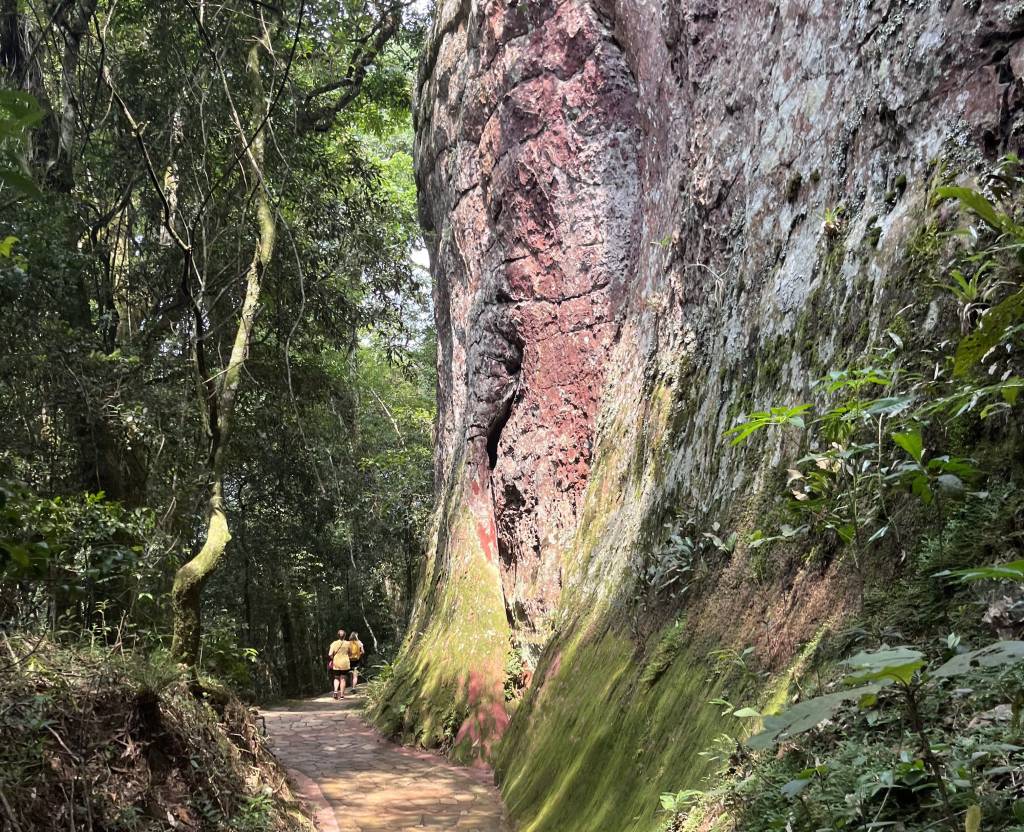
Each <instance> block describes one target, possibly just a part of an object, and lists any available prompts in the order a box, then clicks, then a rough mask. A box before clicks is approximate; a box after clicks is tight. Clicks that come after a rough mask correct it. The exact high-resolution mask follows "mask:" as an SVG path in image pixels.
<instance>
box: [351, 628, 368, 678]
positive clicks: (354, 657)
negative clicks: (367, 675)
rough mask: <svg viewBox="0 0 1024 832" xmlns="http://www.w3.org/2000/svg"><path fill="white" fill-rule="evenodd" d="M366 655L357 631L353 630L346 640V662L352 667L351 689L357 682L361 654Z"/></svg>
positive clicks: (361, 659) (361, 661) (361, 662)
mask: <svg viewBox="0 0 1024 832" xmlns="http://www.w3.org/2000/svg"><path fill="white" fill-rule="evenodd" d="M364 655H366V648H365V647H363V643H362V642H361V641H360V640H359V633H356V632H353V633H352V635H351V636H349V640H348V664H349V667H351V668H352V690H355V689H356V685H358V684H359V668H360V667H361V666H362V664H363V656H364Z"/></svg>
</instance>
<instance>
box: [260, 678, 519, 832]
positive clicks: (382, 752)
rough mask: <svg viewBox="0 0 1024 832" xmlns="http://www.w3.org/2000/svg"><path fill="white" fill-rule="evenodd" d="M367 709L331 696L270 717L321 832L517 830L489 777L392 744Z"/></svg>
mask: <svg viewBox="0 0 1024 832" xmlns="http://www.w3.org/2000/svg"><path fill="white" fill-rule="evenodd" d="M360 707H361V702H360V698H358V697H356V698H353V697H350V698H348V699H346V700H344V701H342V702H336V701H334V700H333V699H332V698H331V697H330V696H325V697H321V698H319V699H312V700H308V701H305V702H300V703H294V704H291V705H289V706H287V707H284V708H274V709H270V710H267V711H265V712H264V715H265V716H266V719H267V731H268V733H269V735H270V742H271V745H272V746H273V748H274V751H275V753H276V754H277V756H278V757H279V758H280V759H281V761H282V762H283V763H284V764H285V766H286V767H287V768H288V769H289V770H290V771H291V773H292V775H293V778H294V780H295V782H296V785H297V786H298V787H299V789H300V790H301V792H302V794H303V796H304V797H305V798H306V799H307V800H308V801H309V802H310V803H311V804H312V805H313V806H314V807H315V808H316V821H317V825H318V827H319V829H320V830H321V832H385V830H400V829H459V830H477V832H509V830H510V829H511V827H510V826H509V825H508V824H507V822H506V821H505V819H504V812H503V809H502V805H501V798H500V797H499V796H498V792H497V789H495V788H494V786H492V785H490V775H489V773H488V772H486V771H482V770H477V769H467V768H459V767H458V766H454V765H452V764H450V763H448V762H446V761H444V760H442V759H440V758H439V757H437V756H435V755H433V754H429V753H427V752H425V751H417V750H414V749H409V748H402V747H401V746H398V745H395V744H394V743H391V742H388V741H387V740H385V739H383V738H382V737H381V736H380V734H378V733H377V732H376V731H374V730H373V729H372V728H370V727H369V726H368V725H367V724H366V723H365V722H364V721H363V720H362V719H361V717H360Z"/></svg>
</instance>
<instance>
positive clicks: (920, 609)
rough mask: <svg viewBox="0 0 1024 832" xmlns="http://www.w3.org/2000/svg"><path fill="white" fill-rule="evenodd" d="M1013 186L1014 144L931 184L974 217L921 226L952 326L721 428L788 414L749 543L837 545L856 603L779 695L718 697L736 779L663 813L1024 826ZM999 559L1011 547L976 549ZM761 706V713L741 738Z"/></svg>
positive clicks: (1019, 306)
mask: <svg viewBox="0 0 1024 832" xmlns="http://www.w3.org/2000/svg"><path fill="white" fill-rule="evenodd" d="M937 178H938V177H937ZM1022 185H1024V176H1022V175H1021V165H1020V162H1019V160H1018V159H1016V158H1015V157H1012V156H1011V157H1007V158H1006V159H1004V160H1003V161H1002V162H1000V164H999V165H997V166H996V167H995V168H994V169H993V170H992V171H990V172H989V173H988V174H987V175H986V176H985V177H983V179H982V180H981V182H980V183H979V185H978V187H977V188H965V187H959V186H951V185H948V184H946V183H945V181H944V182H943V183H942V184H941V186H939V187H935V188H933V190H932V192H931V193H930V196H929V199H930V206H929V207H930V209H933V210H934V211H935V213H936V215H938V214H939V212H940V211H941V210H943V209H944V208H950V207H951V208H953V209H954V211H953V213H952V215H951V216H952V219H954V220H956V219H957V218H959V219H960V220H962V221H961V222H960V223H959V224H956V227H950V224H949V223H945V224H944V225H943V223H941V222H939V221H935V222H930V223H929V224H928V228H929V229H930V233H931V234H932V235H933V236H934V237H935V238H936V239H935V242H934V244H933V245H932V246H931V250H933V251H935V252H938V251H945V252H947V253H948V255H949V256H948V258H947V259H946V262H945V263H944V264H942V265H941V266H940V265H938V257H937V255H936V258H935V261H934V262H933V264H932V268H933V272H932V273H930V274H927V275H925V277H926V278H928V279H927V285H929V286H930V287H931V288H932V290H933V291H934V292H935V294H934V295H933V296H931V297H923V298H922V300H924V301H926V302H928V303H930V304H931V305H932V308H933V309H938V310H940V320H941V321H945V322H948V323H949V324H950V325H949V326H946V324H945V323H941V324H940V325H939V326H938V328H937V329H934V330H933V331H931V332H919V333H916V334H915V335H914V336H908V335H907V334H906V331H905V328H901V327H896V326H892V327H891V328H890V329H888V330H887V329H886V328H885V327H884V326H882V327H881V328H880V337H881V339H882V340H884V341H885V344H884V346H875V347H874V348H873V349H871V350H869V351H868V352H867V353H865V354H864V355H862V356H861V357H859V358H857V359H855V360H853V361H852V362H850V363H849V364H847V365H846V366H841V367H838V368H835V369H833V370H831V371H830V372H828V373H826V374H825V375H824V377H823V378H821V379H819V380H818V381H817V382H815V383H814V384H813V386H812V393H813V400H811V401H806V402H798V403H795V404H791V403H786V404H777V405H773V406H771V407H768V408H766V409H764V410H760V411H754V412H750V413H747V414H746V415H745V416H744V417H742V418H741V419H740V420H739V421H738V422H737V423H736V424H735V425H733V426H732V427H731V428H730V429H729V430H728V431H727V432H726V436H727V437H728V438H729V439H730V440H731V442H732V444H733V445H734V446H739V445H742V444H744V443H746V442H749V441H751V439H753V438H755V437H757V436H759V435H763V434H764V433H765V432H767V431H784V432H785V437H784V438H783V441H782V442H781V443H780V444H781V446H782V447H783V448H793V447H794V446H795V447H797V448H798V449H799V450H798V452H797V453H795V454H793V456H792V458H791V461H788V462H787V463H785V464H784V465H783V466H782V468H784V469H785V475H784V476H783V477H781V478H780V481H781V482H784V484H785V485H784V493H783V494H782V495H781V499H780V500H779V506H780V507H781V511H773V512H769V513H768V515H769V516H770V517H771V521H770V523H771V524H766V525H765V526H764V527H762V528H760V529H757V530H755V531H754V532H753V533H751V534H749V535H748V536H745V538H744V539H743V540H742V541H741V542H740V544H739V545H740V547H741V548H742V547H746V549H747V550H748V551H750V550H758V549H760V550H762V551H761V552H759V553H758V555H757V558H756V560H757V561H758V562H759V563H760V562H763V561H767V560H768V555H769V554H771V553H780V554H782V555H783V556H788V554H789V553H791V552H792V551H794V550H795V549H798V547H799V550H802V551H804V552H807V553H808V555H807V557H808V558H812V557H813V558H817V557H828V556H829V555H830V554H832V553H834V554H835V558H836V560H838V561H839V562H840V564H841V565H842V566H843V567H844V568H849V569H850V571H851V572H852V573H853V574H854V576H855V578H856V584H855V585H856V587H857V590H858V592H859V595H860V601H861V618H860V619H859V621H857V622H856V623H855V625H854V626H853V627H852V628H850V629H849V630H848V631H847V632H846V633H843V634H835V635H834V636H832V637H829V638H828V639H827V640H826V641H827V642H828V648H827V649H823V650H821V651H819V652H820V653H821V655H816V657H815V658H814V660H813V661H812V663H811V666H810V670H811V671H813V677H812V678H798V679H796V680H794V682H795V684H794V686H793V688H792V689H791V690H790V691H789V693H788V695H787V698H786V700H785V702H784V704H783V705H781V706H779V705H778V704H777V699H776V700H775V702H776V704H775V705H773V706H771V707H770V708H768V710H769V711H771V712H765V713H762V710H763V709H764V708H765V705H764V704H763V703H762V704H760V705H759V704H757V703H754V704H753V705H750V706H747V707H740V708H736V707H734V706H733V705H732V704H731V703H726V702H724V700H723V701H721V702H718V703H717V704H722V705H727V706H728V707H727V708H726V711H725V713H724V714H723V718H726V719H728V717H729V715H730V714H731V716H732V717H733V718H734V719H735V720H736V722H735V726H736V727H735V730H734V732H733V738H732V739H731V741H730V743H728V748H729V752H728V753H727V754H721V753H719V754H718V756H719V758H720V759H722V761H723V764H724V765H725V766H726V776H725V777H724V778H722V777H721V776H719V777H718V778H717V782H714V783H712V785H711V787H710V788H708V789H707V790H705V791H703V792H697V793H695V792H693V791H687V792H682V793H679V794H678V795H676V794H666V795H665V796H664V797H663V800H662V805H663V808H664V809H665V810H666V812H667V813H668V814H669V816H670V820H669V824H670V826H671V828H672V829H698V828H709V827H708V820H707V818H709V817H710V818H714V817H718V818H720V819H723V823H728V824H732V825H733V827H734V828H736V829H740V830H787V831H788V832H801V831H803V832H818V830H826V829H827V830H838V829H864V830H898V832H908V831H909V830H916V831H917V832H925V830H934V829H944V830H965V832H980V830H986V832H988V830H1012V831H1013V832H1024V726H1022V706H1024V641H1022V640H1020V639H1021V638H1022V637H1024V560H1021V557H1022V555H1024V553H1022V551H1021V548H1022V547H1021V545H1020V522H1019V518H1020V512H1019V508H1020V503H1019V500H1018V499H1017V497H1016V496H1015V495H1016V489H1015V486H1014V480H1015V475H1016V473H1017V471H1016V469H1015V467H1014V466H1015V465H1016V451H1015V448H1016V442H1017V441H1018V439H1017V425H1018V422H1017V419H1018V411H1017V405H1018V403H1019V398H1020V392H1021V389H1022V387H1024V364H1022V362H1021V359H1020V355H1021V350H1022V348H1024V340H1022V338H1021V336H1022V333H1024V224H1022V223H1020V222H1018V221H1017V219H1016V216H1017V215H1018V214H1019V209H1018V207H1017V206H1018V205H1019V204H1020V195H1021V193H1022V192H1024V189H1022ZM946 215H947V218H949V217H950V214H949V211H946ZM940 226H942V227H943V228H944V229H945V230H941V231H940V230H937V229H938V228H939V227H940ZM943 316H944V317H943ZM897 330H899V331H897ZM940 333H941V334H940ZM911 338H912V343H910V344H908V343H906V341H907V339H911ZM993 556H995V557H997V558H998V559H1000V560H1003V561H1005V562H1003V563H999V564H996V565H979V564H984V563H986V562H989V563H990V562H991V561H985V560H980V557H985V558H992V557H993ZM972 557H973V558H978V559H975V560H971V558H972ZM754 560H755V559H753V558H752V559H751V562H752V563H753V562H754ZM894 577H896V578H897V580H896V581H895V582H894V581H893V578H894ZM979 607H980V608H981V611H979ZM953 622H956V625H957V629H952V630H951V629H950V628H949V625H950V624H951V623H953ZM943 627H946V628H947V629H945V630H943V629H942V628H943ZM993 630H994V631H995V632H996V633H997V634H998V637H999V638H998V640H993V636H992V634H991V631H993ZM908 634H909V635H908ZM857 642H860V644H859V645H858V644H857ZM838 645H844V646H841V647H839V646H838ZM853 645H857V646H853ZM829 651H831V652H829ZM764 698H765V699H768V698H769V697H768V696H767V694H766V695H765V697H764ZM744 720H747V722H744ZM750 721H755V723H756V724H759V728H755V729H754V731H755V732H754V733H753V736H750V737H749V738H748V739H747V740H746V741H743V742H740V741H738V740H737V739H736V737H742V736H743V735H744V734H746V733H748V731H745V730H744V726H745V725H749V724H750ZM723 747H725V746H723ZM725 819H727V820H725ZM715 828H719V827H718V826H716V827H715ZM723 828H724V827H723Z"/></svg>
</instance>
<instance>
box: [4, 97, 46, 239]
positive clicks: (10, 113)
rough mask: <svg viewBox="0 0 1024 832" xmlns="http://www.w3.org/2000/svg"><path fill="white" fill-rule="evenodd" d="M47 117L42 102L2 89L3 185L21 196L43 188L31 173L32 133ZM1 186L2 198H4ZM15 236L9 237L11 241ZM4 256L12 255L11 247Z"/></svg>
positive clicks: (33, 194) (34, 193)
mask: <svg viewBox="0 0 1024 832" xmlns="http://www.w3.org/2000/svg"><path fill="white" fill-rule="evenodd" d="M42 118H43V111H42V110H41V109H40V107H39V102H38V101H36V100H35V98H33V97H32V96H31V95H29V94H28V93H26V92H21V91H19V90H9V89H0V185H2V186H5V187H6V188H10V189H11V190H13V191H14V192H15V194H18V195H21V196H35V195H37V194H38V193H39V188H38V187H37V186H36V184H35V182H33V181H32V177H31V174H30V173H29V172H28V166H27V164H26V156H27V151H28V140H29V133H30V131H31V129H32V128H33V127H35V126H36V125H38V124H39V122H40V121H42ZM4 196H5V195H4V194H3V191H2V189H0V198H3V197H4ZM10 239H13V238H10V237H8V238H7V240H10ZM7 240H5V241H4V243H5V246H6V247H7V250H6V251H5V252H0V253H2V256H4V257H9V256H10V247H9V244H8V243H7Z"/></svg>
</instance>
